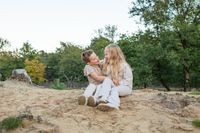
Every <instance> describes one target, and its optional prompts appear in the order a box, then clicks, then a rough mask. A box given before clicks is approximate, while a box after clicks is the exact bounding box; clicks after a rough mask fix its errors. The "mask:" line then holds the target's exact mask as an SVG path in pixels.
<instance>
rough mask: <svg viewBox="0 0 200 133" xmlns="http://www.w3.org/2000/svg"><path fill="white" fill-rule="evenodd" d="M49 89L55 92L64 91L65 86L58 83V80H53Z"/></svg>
mask: <svg viewBox="0 0 200 133" xmlns="http://www.w3.org/2000/svg"><path fill="white" fill-rule="evenodd" d="M50 87H51V88H53V89H57V90H64V89H65V88H66V85H65V84H64V83H62V82H60V79H55V80H54V82H53V83H52V84H51V85H50Z"/></svg>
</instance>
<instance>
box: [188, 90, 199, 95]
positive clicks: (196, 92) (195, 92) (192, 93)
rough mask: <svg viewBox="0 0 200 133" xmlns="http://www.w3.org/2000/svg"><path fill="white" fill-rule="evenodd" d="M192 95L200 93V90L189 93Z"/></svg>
mask: <svg viewBox="0 0 200 133" xmlns="http://www.w3.org/2000/svg"><path fill="white" fill-rule="evenodd" d="M189 94H190V95H200V91H193V92H190V93H189Z"/></svg>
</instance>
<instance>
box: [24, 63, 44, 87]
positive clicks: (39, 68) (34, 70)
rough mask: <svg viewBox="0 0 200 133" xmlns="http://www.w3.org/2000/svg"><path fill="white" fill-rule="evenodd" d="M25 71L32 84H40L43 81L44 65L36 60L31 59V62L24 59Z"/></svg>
mask: <svg viewBox="0 0 200 133" xmlns="http://www.w3.org/2000/svg"><path fill="white" fill-rule="evenodd" d="M25 69H26V71H27V73H28V74H29V75H30V77H31V80H32V81H33V82H34V83H42V82H44V81H45V78H44V71H45V65H44V64H43V63H40V62H39V61H38V60H36V59H33V60H31V61H30V60H28V59H26V60H25Z"/></svg>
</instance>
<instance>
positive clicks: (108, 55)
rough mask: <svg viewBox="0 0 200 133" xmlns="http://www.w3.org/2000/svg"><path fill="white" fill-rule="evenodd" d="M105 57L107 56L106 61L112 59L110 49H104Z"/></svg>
mask: <svg viewBox="0 0 200 133" xmlns="http://www.w3.org/2000/svg"><path fill="white" fill-rule="evenodd" d="M104 58H105V60H106V62H109V60H110V52H109V50H108V49H105V50H104Z"/></svg>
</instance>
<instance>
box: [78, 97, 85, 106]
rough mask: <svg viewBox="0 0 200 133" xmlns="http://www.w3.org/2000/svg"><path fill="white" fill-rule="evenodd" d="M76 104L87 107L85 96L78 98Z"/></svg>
mask: <svg viewBox="0 0 200 133" xmlns="http://www.w3.org/2000/svg"><path fill="white" fill-rule="evenodd" d="M78 104H79V105H87V98H86V97H85V96H83V95H82V96H79V97H78Z"/></svg>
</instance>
